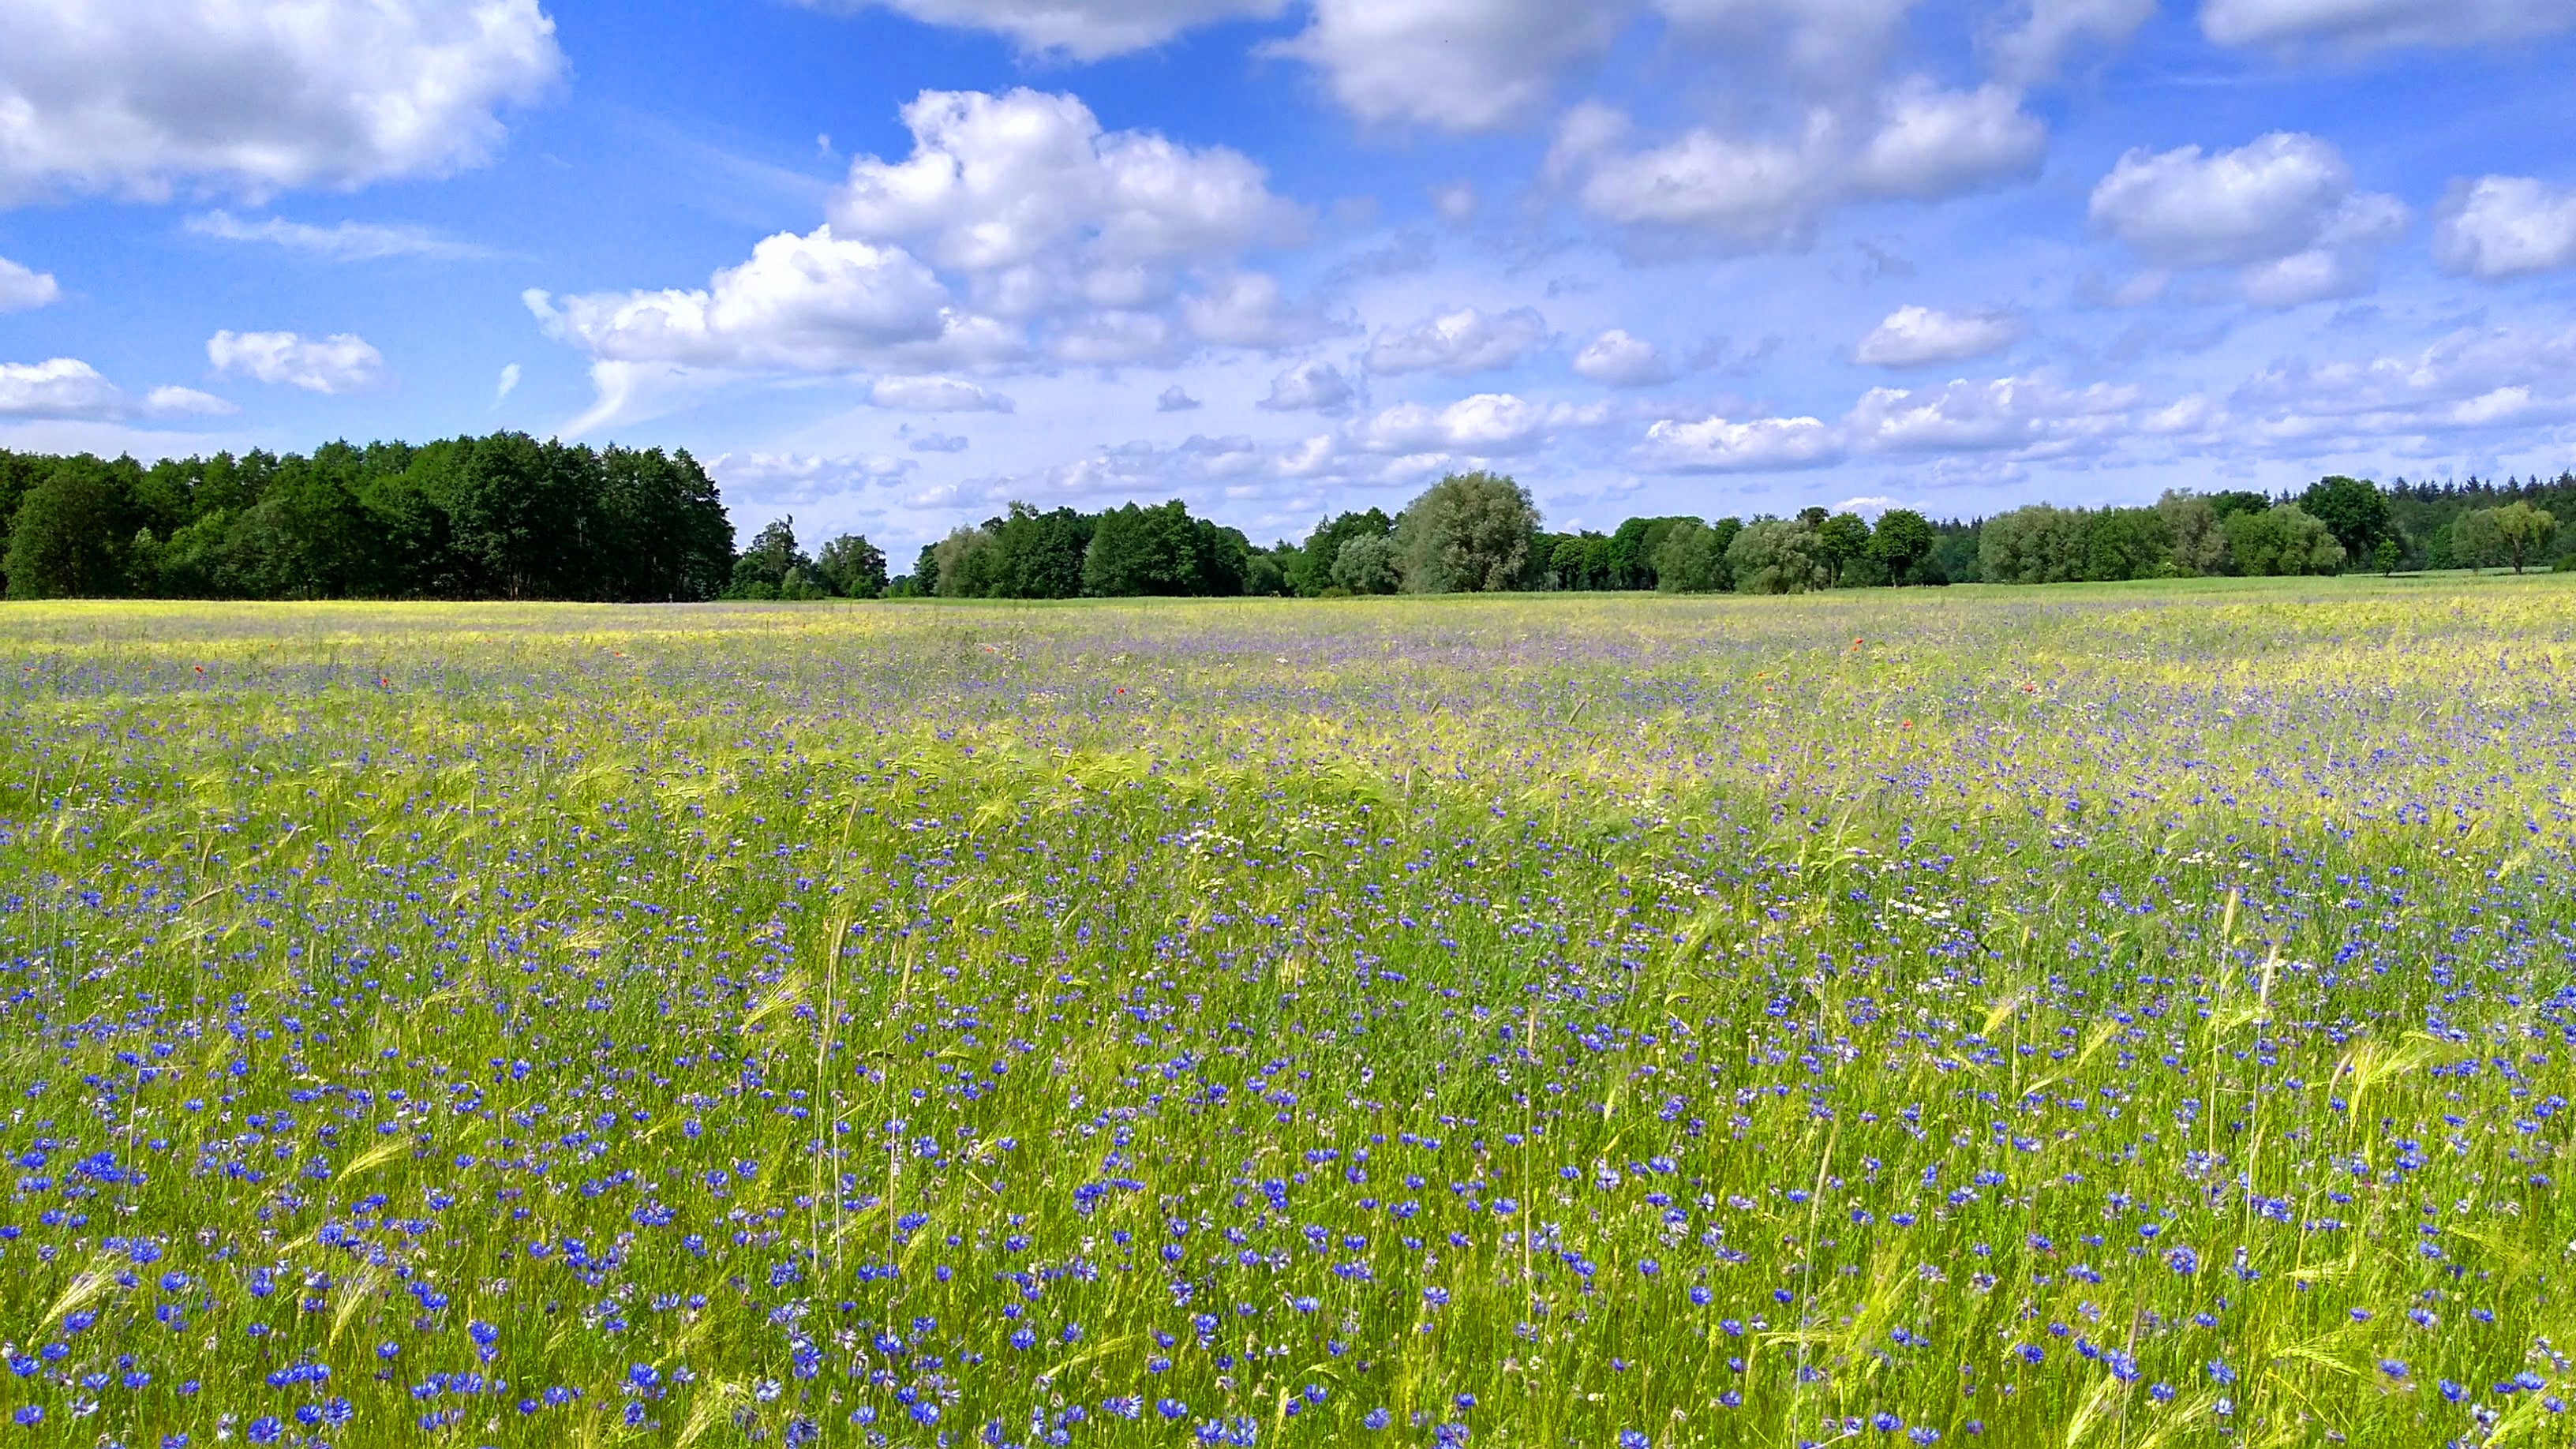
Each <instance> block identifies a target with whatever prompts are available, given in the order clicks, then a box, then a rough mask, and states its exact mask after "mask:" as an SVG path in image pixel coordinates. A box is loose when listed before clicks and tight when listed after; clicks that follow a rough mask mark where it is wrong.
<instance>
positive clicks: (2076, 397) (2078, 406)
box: [1843, 377, 2137, 456]
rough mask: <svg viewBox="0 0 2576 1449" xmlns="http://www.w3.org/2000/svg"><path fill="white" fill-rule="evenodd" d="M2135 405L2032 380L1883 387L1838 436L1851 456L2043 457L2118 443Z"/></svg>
mask: <svg viewBox="0 0 2576 1449" xmlns="http://www.w3.org/2000/svg"><path fill="white" fill-rule="evenodd" d="M2136 402H2137V393H2136V390H2135V389H2133V388H2125V387H2113V386H2110V385H2108V384H2102V383H2096V384H2094V385H2093V386H2091V387H2087V388H2082V389H2078V390H2072V391H2070V390H2067V389H2064V388H2061V387H2058V386H2056V385H2054V384H2052V383H2050V382H2048V381H2046V380H2045V379H2041V378H2029V377H2004V378H1997V379H1994V380H1993V381H1991V382H1970V381H1967V380H1965V379H1960V380H1958V381H1954V382H1951V383H1949V384H1948V385H1947V386H1944V387H1940V388H1920V389H1916V388H1893V387H1880V388H1872V389H1870V390H1869V391H1868V392H1866V393H1864V394H1862V395H1861V399H1860V401H1859V402H1858V403H1857V404H1855V405H1854V406H1853V408H1852V410H1851V413H1850V415H1849V416H1847V417H1845V418H1844V419H1843V432H1844V435H1845V436H1846V438H1848V439H1849V441H1850V442H1851V444H1852V446H1854V447H1856V448H1870V449H1876V450H1883V451H1889V452H1971V451H1981V450H1987V449H2015V450H2019V451H2020V452H2021V453H2022V454H2023V455H2024V456H2041V455H2047V454H2056V453H2064V452H2066V451H2070V450H2071V449H2073V448H2074V447H2076V446H2078V445H2081V444H2082V443H2085V442H2087V441H2093V442H2100V441H2103V440H2107V439H2109V438H2111V437H2113V436H2115V435H2116V434H2117V433H2118V432H2119V431H2120V430H2121V428H2122V425H2123V421H2124V415H2125V414H2126V413H2127V412H2128V410H2129V409H2130V408H2132V407H2133V406H2135V405H2136Z"/></svg>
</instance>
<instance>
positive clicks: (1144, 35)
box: [806, 0, 1287, 61]
mask: <svg viewBox="0 0 2576 1449" xmlns="http://www.w3.org/2000/svg"><path fill="white" fill-rule="evenodd" d="M806 3H808V4H815V5H819V6H822V7H824V8H831V9H850V10H855V9H863V8H865V7H866V5H867V3H868V0H806ZM875 3H876V4H879V5H882V6H883V7H885V8H886V9H888V10H893V11H896V12H898V13H900V14H904V15H908V16H910V17H912V18H913V19H915V20H919V21H922V22H924V23H925V24H930V25H947V26H954V27H958V28H961V29H970V30H989V31H993V32H995V33H997V34H1001V35H1007V36H1009V37H1010V38H1011V40H1012V42H1013V43H1015V44H1016V45H1018V46H1019V48H1020V49H1021V50H1022V51H1024V52H1028V53H1031V54H1039V55H1047V54H1054V55H1062V56H1066V57H1068V58H1070V59H1073V60H1086V61H1087V60H1099V59H1101V58H1102V57H1104V56H1112V55H1124V54H1126V53H1127V52H1129V51H1135V50H1145V49H1148V48H1150V47H1153V46H1157V45H1160V44H1162V43H1163V42H1164V41H1167V40H1170V39H1171V38H1173V37H1174V36H1176V35H1179V34H1180V33H1181V32H1183V31H1185V30H1190V29H1193V28H1195V27H1197V26H1201V25H1206V24H1210V23H1212V22H1215V21H1220V20H1234V19H1256V20H1257V19H1266V18H1268V17H1270V16H1273V15H1276V14H1278V13H1279V12H1280V11H1281V10H1282V9H1284V8H1286V3H1287V0H875Z"/></svg>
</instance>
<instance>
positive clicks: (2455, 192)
mask: <svg viewBox="0 0 2576 1449" xmlns="http://www.w3.org/2000/svg"><path fill="white" fill-rule="evenodd" d="M2433 260H2434V261H2436V262H2438V263H2440V264H2441V267H2442V269H2443V270H2444V271H2447V272H2452V273H2455V274H2457V275H2460V276H2469V277H2477V278H2480V279H2482V280H2484V281H2490V282H2492V281H2497V280H2500V279H2502V278H2505V277H2518V276H2523V275H2526V274H2528V273H2532V272H2551V271H2556V270H2558V269H2560V268H2562V267H2566V266H2570V265H2576V190H2560V189H2559V188H2557V187H2553V186H2550V185H2549V184H2547V183H2546V182H2542V181H2536V180H2533V179H2532V178H2531V177H2528V176H2481V177H2479V178H2478V179H2477V180H2475V181H2462V182H2457V183H2454V184H2453V186H2452V187H2451V192H2450V195H2448V196H2447V197H2445V198H2444V199H2443V201H2442V208H2441V211H2440V213H2439V215H2438V217H2437V219H2436V220H2435V222H2434V225H2433ZM5 290H6V288H5V286H0V291H5Z"/></svg>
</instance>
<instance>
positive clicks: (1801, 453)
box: [1638, 417, 1843, 473]
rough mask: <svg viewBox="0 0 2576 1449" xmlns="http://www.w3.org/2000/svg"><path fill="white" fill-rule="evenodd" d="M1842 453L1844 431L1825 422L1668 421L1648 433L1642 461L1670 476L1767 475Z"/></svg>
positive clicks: (1802, 419)
mask: <svg viewBox="0 0 2576 1449" xmlns="http://www.w3.org/2000/svg"><path fill="white" fill-rule="evenodd" d="M1842 455H1843V443H1842V438H1841V435H1840V433H1839V432H1838V431H1837V430H1836V429H1835V428H1834V427H1832V426H1831V425H1830V424H1828V423H1826V422H1825V421H1824V420H1823V419H1821V418H1806V417H1798V418H1754V419H1750V420H1748V421H1745V422H1740V423H1739V422H1733V421H1730V420H1729V419H1726V418H1718V417H1712V418H1702V419H1699V420H1698V421H1696V422H1682V421H1679V420H1677V419H1672V418H1666V419H1664V420H1663V421H1661V422H1658V423H1656V424H1654V425H1653V426H1651V427H1649V428H1647V429H1646V441H1645V445H1644V446H1643V447H1642V448H1640V449H1639V450H1638V461H1639V463H1640V465H1641V466H1644V467H1648V468H1655V469H1659V470H1662V471H1665V472H1672V473H1769V472H1781V471H1786V470H1789V469H1794V468H1815V467H1821V466H1823V465H1825V464H1828V463H1833V462H1837V461H1839V460H1840V459H1841V457H1842Z"/></svg>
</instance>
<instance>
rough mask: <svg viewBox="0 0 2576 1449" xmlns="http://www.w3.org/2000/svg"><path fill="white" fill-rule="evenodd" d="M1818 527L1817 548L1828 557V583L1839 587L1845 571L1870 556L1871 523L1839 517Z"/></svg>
mask: <svg viewBox="0 0 2576 1449" xmlns="http://www.w3.org/2000/svg"><path fill="white" fill-rule="evenodd" d="M1800 516H1801V517H1803V516H1804V515H1803V514H1802V515H1800ZM1815 527H1816V546H1817V548H1818V549H1820V550H1821V551H1822V552H1823V553H1824V556H1825V579H1826V582H1827V584H1828V585H1829V586H1831V587H1840V586H1841V584H1842V581H1843V573H1844V571H1845V570H1847V569H1849V568H1850V567H1851V566H1852V565H1853V564H1855V563H1857V562H1859V561H1860V560H1861V559H1863V558H1866V557H1868V556H1869V539H1870V529H1869V522H1868V520H1866V519H1864V518H1862V517H1861V516H1860V515H1859V514H1856V513H1836V514H1832V515H1829V516H1828V517H1826V519H1825V520H1824V521H1823V522H1821V523H1819V524H1817V525H1816V526H1815Z"/></svg>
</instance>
